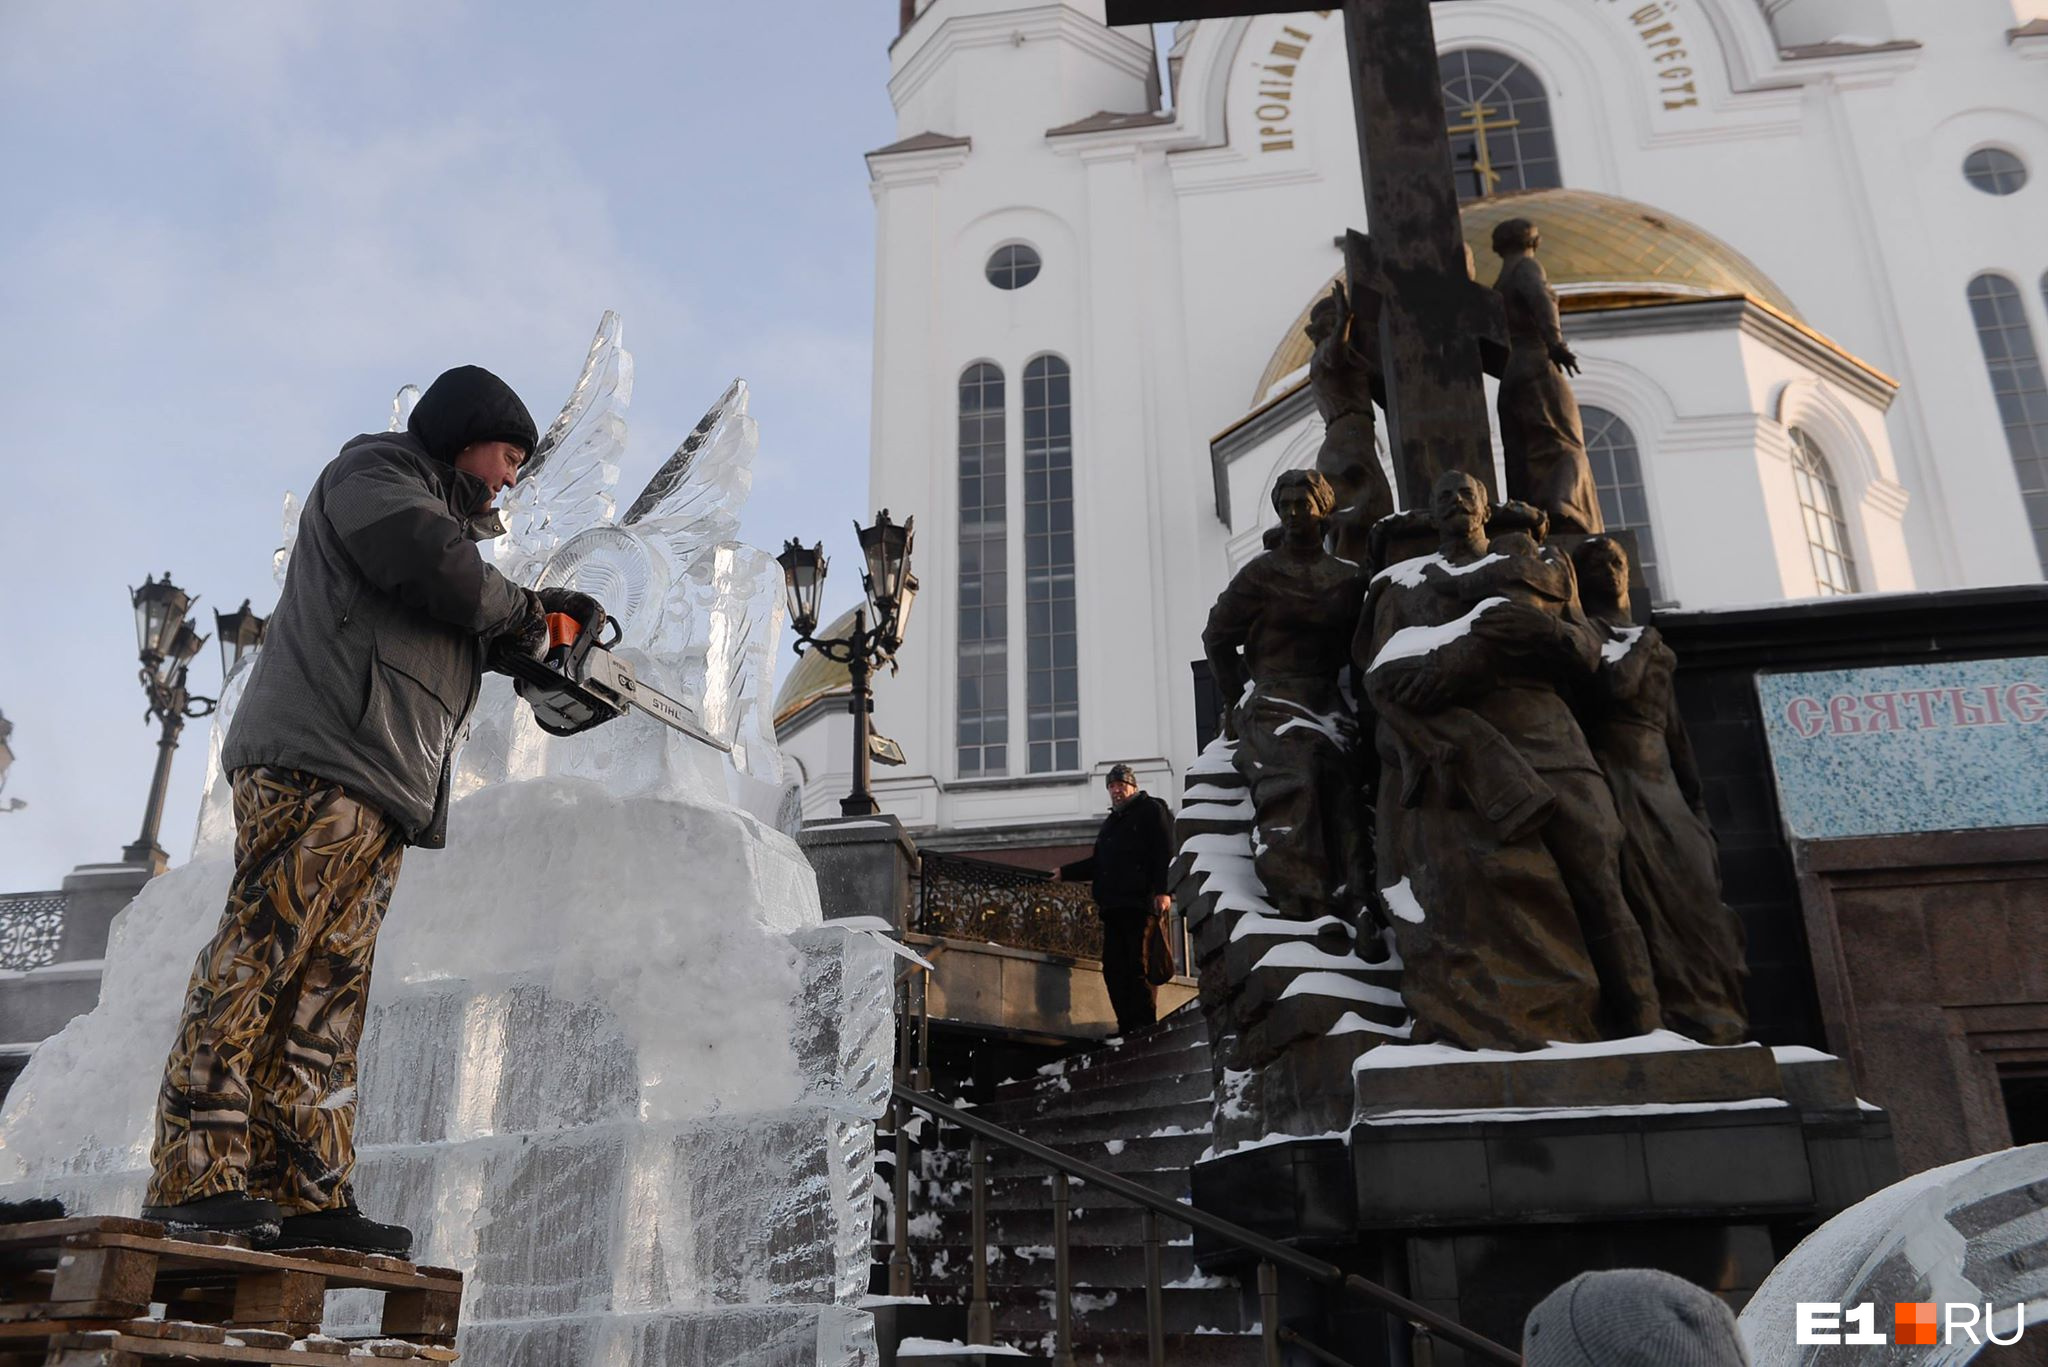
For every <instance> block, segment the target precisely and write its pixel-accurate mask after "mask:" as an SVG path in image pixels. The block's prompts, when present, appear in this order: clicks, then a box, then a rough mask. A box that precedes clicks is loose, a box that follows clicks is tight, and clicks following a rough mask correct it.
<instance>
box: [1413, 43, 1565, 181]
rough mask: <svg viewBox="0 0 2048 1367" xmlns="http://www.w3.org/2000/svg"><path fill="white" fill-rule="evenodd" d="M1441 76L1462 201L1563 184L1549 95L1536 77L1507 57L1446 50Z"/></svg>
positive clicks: (1472, 50)
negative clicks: (1551, 122)
mask: <svg viewBox="0 0 2048 1367" xmlns="http://www.w3.org/2000/svg"><path fill="white" fill-rule="evenodd" d="M1437 71H1438V75H1439V77H1440V79H1441V80H1442V82H1443V91H1444V118H1445V120H1446V121H1447V122H1448V123H1449V124H1450V130H1451V169H1452V170H1453V171H1455V172H1456V173H1457V176H1458V198H1459V199H1461V200H1466V199H1485V198H1486V197H1487V196H1488V195H1499V194H1506V193H1507V192H1508V191H1510V190H1548V189H1552V188H1554V187H1556V186H1559V185H1562V184H1564V181H1563V180H1562V179H1560V178H1559V175H1558V169H1557V134H1556V132H1555V130H1553V129H1552V127H1551V124H1550V97H1549V96H1548V95H1546V94H1545V93H1544V91H1543V82H1542V81H1541V80H1540V79H1539V78H1538V77H1537V75H1536V73H1535V72H1533V71H1531V70H1529V68H1527V67H1525V66H1523V65H1522V64H1521V63H1520V62H1518V61H1516V60H1515V59H1514V58H1512V57H1510V56H1508V55H1506V54H1505V53H1500V52H1488V51H1486V50H1485V49H1483V48H1467V49H1465V50H1464V51H1461V52H1446V53H1445V54H1444V55H1443V56H1442V57H1440V58H1438V59H1437Z"/></svg>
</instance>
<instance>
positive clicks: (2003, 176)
mask: <svg viewBox="0 0 2048 1367" xmlns="http://www.w3.org/2000/svg"><path fill="white" fill-rule="evenodd" d="M1963 179H1965V180H1967V181H1969V182H1970V184H1972V185H1974V186H1976V187H1977V188H1978V189H1979V190H1982V191H1983V192H1984V193H1985V194H1987V195H2009V194H2012V193H2014V192H2015V191H2017V190H2018V189H2019V188H2020V187H2021V186H2023V185H2025V184H2026V183H2027V164H2026V163H2025V162H2023V161H2021V160H2020V159H2019V158H2018V157H2016V156H2014V155H2013V154H2012V153H2010V152H2008V151H2006V150H2005V149H2004V148H2003V147H1980V148H1978V149H1977V150H1976V151H1974V152H1972V153H1970V155H1969V156H1967V157H1964V158H1963Z"/></svg>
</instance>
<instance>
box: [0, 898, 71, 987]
mask: <svg viewBox="0 0 2048 1367" xmlns="http://www.w3.org/2000/svg"><path fill="white" fill-rule="evenodd" d="M64 902H65V898H64V894H63V893H61V892H0V969H12V970H15V971H17V972H19V971H21V970H24V969H30V968H41V967H42V966H43V965H44V964H47V963H49V962H51V961H52V960H54V959H55V958H56V957H57V941H58V939H59V937H61V936H62V935H63V933H64Z"/></svg>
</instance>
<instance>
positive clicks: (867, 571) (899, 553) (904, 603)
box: [775, 508, 917, 816]
mask: <svg viewBox="0 0 2048 1367" xmlns="http://www.w3.org/2000/svg"><path fill="white" fill-rule="evenodd" d="M916 523H917V519H916V518H914V517H909V518H905V519H904V520H903V522H902V524H901V525H898V524H897V523H894V522H891V521H890V520H889V510H888V509H887V508H884V509H882V511H881V512H879V513H876V514H875V525H874V526H872V527H863V526H861V525H860V524H859V523H855V524H854V534H855V535H856V536H858V537H859V539H860V550H861V556H862V558H863V560H864V561H865V562H866V566H865V568H864V569H863V571H862V572H861V577H860V582H861V588H862V589H864V590H865V591H866V593H867V605H866V606H865V607H863V608H861V609H860V610H859V611H857V612H855V613H854V614H853V634H852V635H850V636H834V637H828V638H825V639H820V638H819V637H817V636H815V635H813V634H812V633H814V632H815V631H817V629H818V600H819V599H820V598H821V597H822V596H823V594H824V591H825V570H826V560H825V544H824V543H823V542H822V541H821V542H819V543H818V544H817V545H815V546H803V545H801V544H799V543H798V542H796V541H795V540H791V541H790V542H789V543H788V544H787V545H785V546H784V547H783V548H782V554H781V555H778V556H776V557H775V559H776V560H777V561H778V562H779V563H780V564H781V566H782V579H783V585H784V587H785V588H786V589H787V590H788V593H789V616H790V625H791V626H793V627H794V628H795V629H796V637H797V640H796V653H797V654H798V655H802V654H803V653H804V652H805V651H807V650H815V651H819V652H820V653H822V654H823V655H824V656H825V658H826V659H828V660H834V661H837V662H838V663H840V664H843V665H845V666H846V669H847V673H848V675H849V676H850V677H851V678H852V681H853V700H852V702H851V703H850V704H849V710H850V711H851V712H852V713H853V791H852V792H850V793H848V794H847V795H846V796H845V797H844V798H842V799H841V800H840V803H839V811H840V814H841V815H842V816H874V815H876V814H877V813H879V812H880V811H881V808H880V807H878V806H876V805H875V797H874V794H873V793H872V792H870V791H869V786H868V785H869V775H870V774H871V772H872V769H873V759H874V756H873V741H872V737H873V735H874V724H873V722H872V720H871V718H872V717H873V715H874V710H875V701H874V693H873V691H872V689H871V688H870V681H871V680H872V679H873V677H874V673H875V670H877V669H879V668H880V667H881V666H883V665H885V664H886V665H888V666H889V667H890V669H892V670H893V669H894V668H895V667H896V652H897V651H898V650H900V649H902V648H903V634H904V631H905V630H906V629H907V627H908V626H909V623H910V605H911V603H912V602H913V601H915V599H916V598H917V576H916V575H914V574H912V573H911V572H910V538H911V529H912V527H914V526H915V525H916ZM871 616H872V621H873V625H872V626H870V625H869V622H870V617H871Z"/></svg>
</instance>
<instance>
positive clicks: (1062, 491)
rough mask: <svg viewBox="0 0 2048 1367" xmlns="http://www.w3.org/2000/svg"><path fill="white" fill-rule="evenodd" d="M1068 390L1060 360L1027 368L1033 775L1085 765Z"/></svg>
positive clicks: (1028, 715) (1027, 617) (1027, 632)
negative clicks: (1083, 755)
mask: <svg viewBox="0 0 2048 1367" xmlns="http://www.w3.org/2000/svg"><path fill="white" fill-rule="evenodd" d="M1070 388H1071V381H1070V377H1069V373H1068V370H1067V363H1066V362H1065V361H1062V360H1061V359H1060V358H1059V357H1057V356H1041V357H1039V358H1038V359H1037V360H1035V361H1033V362H1032V363H1031V364H1030V365H1028V366H1026V367H1025V368H1024V668H1025V684H1024V707H1025V726H1026V728H1027V730H1026V734H1027V736H1028V739H1029V743H1030V748H1031V770H1030V771H1031V772H1032V773H1034V774H1051V773H1067V772H1071V771H1073V770H1076V769H1079V768H1080V767H1081V671H1080V668H1079V666H1078V665H1077V663H1076V652H1075V638H1076V632H1075V629H1074V436H1073V431H1074V427H1073V401H1072V395H1071V393H1070Z"/></svg>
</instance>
